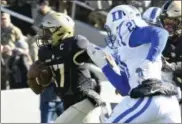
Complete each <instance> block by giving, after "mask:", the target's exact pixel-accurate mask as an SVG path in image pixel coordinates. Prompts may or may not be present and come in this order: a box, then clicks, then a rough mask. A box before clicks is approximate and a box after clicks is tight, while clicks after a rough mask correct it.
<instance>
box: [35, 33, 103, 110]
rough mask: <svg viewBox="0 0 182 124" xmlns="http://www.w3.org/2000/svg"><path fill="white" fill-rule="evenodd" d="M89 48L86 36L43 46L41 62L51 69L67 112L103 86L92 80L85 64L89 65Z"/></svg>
mask: <svg viewBox="0 0 182 124" xmlns="http://www.w3.org/2000/svg"><path fill="white" fill-rule="evenodd" d="M88 44H89V41H88V40H87V39H86V38H85V37H84V36H81V35H78V36H76V37H71V38H67V39H65V40H63V41H62V42H61V43H60V44H59V45H56V46H55V47H50V46H42V47H40V49H39V52H38V56H39V60H41V61H43V62H45V63H46V64H47V65H48V66H49V67H50V68H51V70H52V73H53V77H54V79H55V83H56V87H57V88H56V92H57V94H58V95H59V96H60V97H61V98H62V100H63V101H64V103H65V104H66V105H65V107H66V108H67V107H69V106H70V105H72V104H74V103H76V102H79V101H81V100H83V99H84V98H87V97H88V96H89V95H88V91H89V90H92V91H91V92H92V93H91V92H90V91H89V93H91V94H90V95H91V96H89V97H95V95H96V96H97V95H98V94H97V93H96V89H99V88H98V87H100V86H99V85H98V82H97V81H95V80H93V78H92V76H91V73H90V70H89V69H88V68H87V65H86V64H85V63H88V62H90V59H89V56H88V55H87V52H86V47H87V46H88ZM96 77H97V76H96ZM95 79H96V78H95ZM97 79H98V78H97ZM93 94H94V95H93ZM97 97H99V96H97ZM97 99H99V98H97Z"/></svg>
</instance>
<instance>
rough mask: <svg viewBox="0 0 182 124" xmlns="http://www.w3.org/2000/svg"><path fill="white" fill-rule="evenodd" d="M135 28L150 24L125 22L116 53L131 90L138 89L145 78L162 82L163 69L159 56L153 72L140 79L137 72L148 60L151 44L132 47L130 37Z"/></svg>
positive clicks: (119, 33)
mask: <svg viewBox="0 0 182 124" xmlns="http://www.w3.org/2000/svg"><path fill="white" fill-rule="evenodd" d="M135 26H137V27H143V26H148V24H147V23H146V22H145V21H143V20H142V19H140V18H137V19H135V20H128V21H125V22H123V24H121V25H120V27H119V28H118V34H117V39H118V40H120V45H118V46H119V47H118V52H117V53H115V54H116V56H117V60H116V61H117V63H118V64H119V66H120V67H122V68H123V67H125V73H126V74H127V77H128V82H129V85H130V88H131V89H132V88H134V87H137V86H138V85H139V84H140V83H141V80H143V78H144V79H148V78H155V79H159V80H161V68H162V62H161V56H160V55H159V56H158V57H157V58H158V59H157V60H156V61H155V62H153V63H152V64H153V65H152V67H153V68H152V70H149V72H150V73H149V74H147V75H145V76H146V77H140V74H139V73H137V72H136V70H137V68H139V67H140V65H142V64H143V62H144V61H145V60H146V57H147V54H148V52H149V49H150V47H151V44H150V43H148V44H143V45H140V46H137V47H131V46H130V44H129V40H131V39H130V35H131V33H132V28H135ZM139 37H142V36H139ZM132 40H133V39H132ZM141 78H142V79H141Z"/></svg>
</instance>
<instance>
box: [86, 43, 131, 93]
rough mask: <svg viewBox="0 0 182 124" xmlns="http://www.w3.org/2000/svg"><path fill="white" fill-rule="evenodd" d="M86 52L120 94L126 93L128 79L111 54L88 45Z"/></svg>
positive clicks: (127, 90) (128, 88)
mask: <svg viewBox="0 0 182 124" xmlns="http://www.w3.org/2000/svg"><path fill="white" fill-rule="evenodd" d="M87 53H88V55H89V57H90V58H91V59H92V61H93V62H94V63H95V64H96V65H97V66H98V67H100V68H101V69H102V71H103V73H104V74H105V76H106V77H107V78H108V80H109V81H110V82H111V84H112V85H113V86H114V87H115V88H116V89H117V90H118V91H119V93H120V94H121V95H123V96H124V95H128V92H129V90H130V87H129V84H128V80H127V78H126V75H125V73H124V71H122V70H120V69H119V67H118V66H117V65H116V63H115V61H114V59H113V58H112V56H111V55H109V54H108V55H107V53H105V52H104V51H103V50H101V49H98V48H95V47H94V46H93V45H90V46H89V47H88V48H87Z"/></svg>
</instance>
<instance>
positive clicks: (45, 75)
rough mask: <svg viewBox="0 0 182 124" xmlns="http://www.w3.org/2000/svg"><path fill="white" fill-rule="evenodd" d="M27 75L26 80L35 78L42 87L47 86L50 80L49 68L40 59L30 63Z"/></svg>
mask: <svg viewBox="0 0 182 124" xmlns="http://www.w3.org/2000/svg"><path fill="white" fill-rule="evenodd" d="M27 76H28V80H36V83H37V84H38V85H41V86H42V87H47V86H48V85H49V84H50V83H51V80H52V72H51V69H50V68H49V67H48V66H46V65H45V64H44V63H42V62H40V61H36V62H34V63H33V64H32V65H31V67H30V69H29V71H28V75H27Z"/></svg>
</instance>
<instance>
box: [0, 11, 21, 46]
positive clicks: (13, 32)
mask: <svg viewBox="0 0 182 124" xmlns="http://www.w3.org/2000/svg"><path fill="white" fill-rule="evenodd" d="M20 40H23V34H22V32H21V30H20V29H19V28H18V27H16V26H15V25H13V24H12V23H11V19H10V15H9V14H8V13H1V44H2V45H9V47H11V48H15V42H17V41H20Z"/></svg>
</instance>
